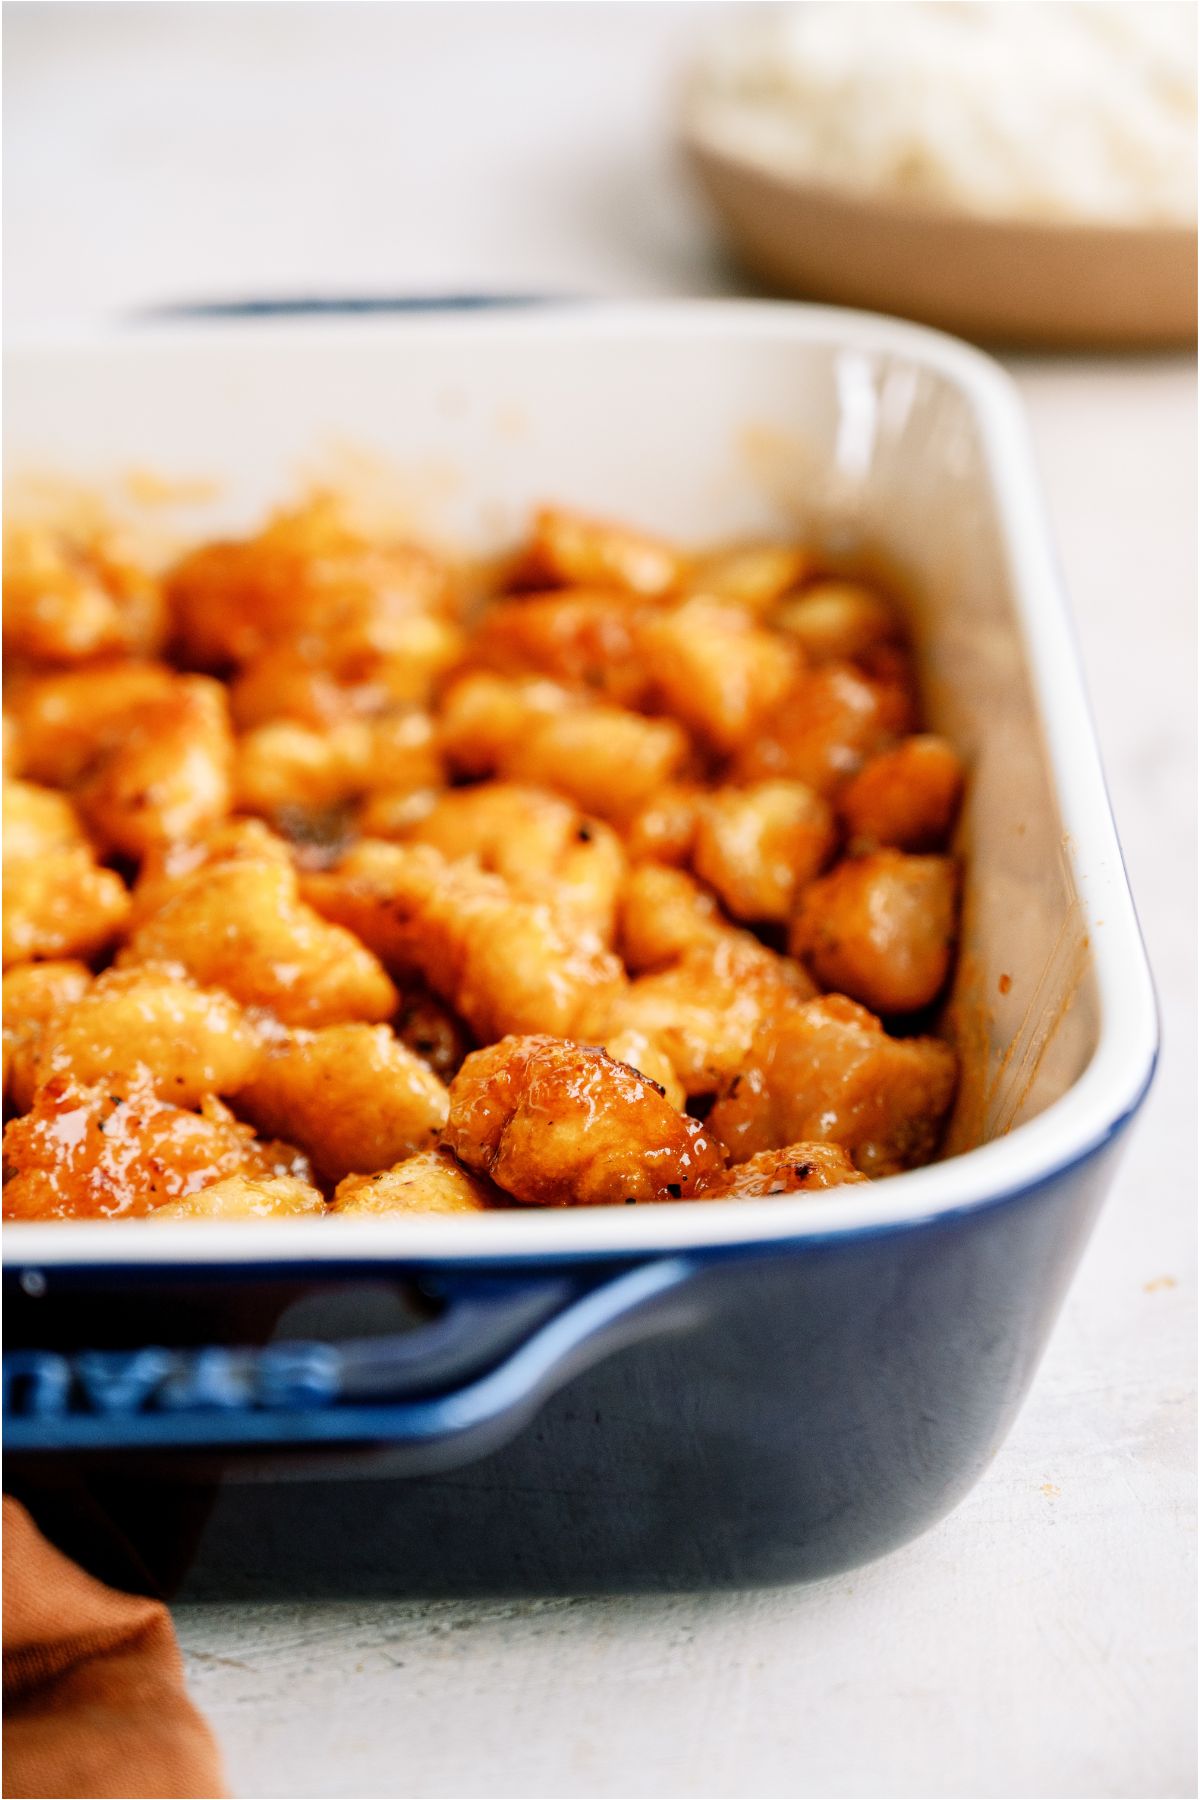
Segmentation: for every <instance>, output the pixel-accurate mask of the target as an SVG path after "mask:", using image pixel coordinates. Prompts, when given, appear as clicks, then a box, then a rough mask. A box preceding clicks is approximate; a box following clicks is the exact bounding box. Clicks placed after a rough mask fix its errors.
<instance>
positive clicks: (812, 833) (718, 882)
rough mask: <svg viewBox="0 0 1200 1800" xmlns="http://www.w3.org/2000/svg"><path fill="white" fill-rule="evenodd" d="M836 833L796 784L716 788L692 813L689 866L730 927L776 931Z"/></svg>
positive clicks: (819, 805)
mask: <svg viewBox="0 0 1200 1800" xmlns="http://www.w3.org/2000/svg"><path fill="white" fill-rule="evenodd" d="M836 841H837V832H836V828H835V826H834V822H833V814H832V813H831V811H830V809H829V807H828V805H827V804H826V802H825V801H824V800H822V799H821V797H820V795H819V794H815V793H814V792H813V790H812V789H811V788H810V787H806V786H805V785H804V783H803V782H802V781H760V782H757V783H755V785H754V786H752V787H744V788H734V787H722V788H717V790H716V791H715V792H714V793H712V794H709V795H708V796H707V798H706V799H705V800H704V802H703V804H702V805H701V806H700V808H699V818H698V823H697V826H696V843H695V849H694V850H693V852H692V863H693V866H694V867H695V870H696V873H697V875H699V876H700V877H701V879H702V880H704V881H707V883H708V885H709V886H710V887H711V888H714V889H715V890H716V892H717V893H718V894H719V896H720V898H721V900H722V901H723V902H724V905H725V907H726V908H727V910H728V911H729V912H731V913H732V914H733V916H734V918H735V919H749V920H760V921H763V922H766V923H771V922H773V923H776V924H781V923H783V921H785V920H786V919H789V918H790V917H791V915H792V909H793V907H794V905H795V902H796V896H797V895H798V894H799V893H800V892H801V890H802V889H803V888H804V887H805V886H806V885H807V884H808V883H809V882H810V881H811V880H812V879H813V877H814V876H815V875H819V874H820V872H821V870H822V869H823V868H824V866H825V864H826V863H827V862H828V860H829V858H830V856H831V854H832V852H833V848H834V845H835V843H836Z"/></svg>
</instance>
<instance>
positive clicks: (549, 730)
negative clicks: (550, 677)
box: [441, 675, 689, 824]
mask: <svg viewBox="0 0 1200 1800" xmlns="http://www.w3.org/2000/svg"><path fill="white" fill-rule="evenodd" d="M441 727H442V746H443V749H444V750H445V753H446V758H447V761H448V762H449V763H450V765H451V767H452V768H454V769H455V770H457V772H458V773H459V774H462V775H467V776H478V775H500V776H503V777H504V778H506V779H507V780H509V781H518V782H525V783H528V784H530V785H532V786H534V787H544V788H550V789H552V790H553V791H554V792H555V793H559V794H565V795H566V796H567V797H568V798H569V799H571V800H574V802H575V804H576V805H577V806H579V807H581V808H582V810H583V811H584V812H586V813H590V814H594V815H595V816H596V817H597V818H601V819H607V820H609V821H611V822H614V823H618V824H619V823H620V822H622V821H624V820H628V819H630V818H632V817H633V815H634V814H635V813H637V812H638V810H639V809H640V808H641V807H644V806H645V805H646V803H647V801H648V800H649V799H650V797H651V796H652V795H653V794H655V793H657V792H658V790H659V789H660V788H661V787H663V786H664V785H665V784H666V783H668V782H669V781H671V780H672V778H673V777H674V776H675V775H677V774H678V773H679V772H680V771H681V770H682V768H683V767H684V765H685V763H686V762H687V759H688V754H689V752H688V742H687V738H686V737H685V735H684V733H683V732H682V731H681V730H680V728H679V726H678V725H676V724H675V723H674V721H673V720H670V719H644V718H642V717H640V715H638V714H637V713H631V712H626V711H625V710H624V709H623V708H621V707H617V706H604V705H593V704H589V703H588V702H586V701H585V700H583V699H582V698H580V696H578V695H576V694H572V693H570V692H568V690H567V689H565V688H561V687H558V686H556V685H555V684H554V683H553V682H548V681H540V680H529V679H521V678H517V679H511V680H510V679H507V678H505V677H503V676H499V675H469V676H466V677H464V679H463V680H462V681H460V682H457V683H456V684H455V686H454V688H453V689H452V690H451V692H450V693H449V694H448V695H447V697H446V700H445V704H444V706H443V709H442V715H441Z"/></svg>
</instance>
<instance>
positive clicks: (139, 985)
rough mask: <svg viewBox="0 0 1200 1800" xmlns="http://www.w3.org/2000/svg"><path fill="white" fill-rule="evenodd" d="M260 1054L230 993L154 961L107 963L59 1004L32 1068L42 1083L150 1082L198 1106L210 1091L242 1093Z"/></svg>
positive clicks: (122, 1088) (125, 1087) (116, 1089)
mask: <svg viewBox="0 0 1200 1800" xmlns="http://www.w3.org/2000/svg"><path fill="white" fill-rule="evenodd" d="M58 966H60V967H61V966H62V965H58ZM261 1056H262V1047H261V1045H260V1042H259V1039H258V1036H257V1034H256V1032H255V1031H254V1030H253V1028H252V1026H251V1025H250V1024H249V1023H248V1021H247V1020H246V1018H245V1016H244V1014H243V1013H242V1010H241V1008H240V1007H239V1006H238V1005H237V1003H236V1001H234V1000H231V999H230V998H229V995H228V994H223V993H220V992H219V991H214V990H211V989H210V990H204V989H201V988H198V987H196V986H195V985H194V984H193V983H192V982H191V981H188V980H187V979H185V978H184V977H182V976H180V975H179V974H178V973H176V972H175V971H174V970H173V969H171V968H160V967H158V966H156V965H155V964H153V963H149V964H146V965H144V966H143V967H141V968H133V969H108V970H106V972H105V973H104V974H103V975H101V976H99V977H98V979H97V980H96V981H95V982H93V983H92V984H91V986H90V987H89V988H88V989H87V991H86V992H85V993H83V994H81V995H79V996H78V997H77V998H76V999H75V1001H74V1003H73V1004H69V1005H64V1006H62V1007H60V1008H59V1009H58V1010H57V1011H56V1012H55V1013H54V1015H53V1016H52V1017H51V1018H50V1019H48V1020H47V1022H46V1024H45V1026H44V1028H43V1030H42V1033H41V1039H40V1043H39V1046H38V1051H37V1056H36V1061H35V1063H34V1067H33V1071H32V1073H33V1077H34V1081H35V1085H38V1086H40V1085H41V1084H42V1083H43V1082H45V1081H49V1080H50V1079H51V1078H52V1077H54V1076H58V1075H64V1076H69V1077H70V1079H71V1080H72V1081H74V1082H77V1083H78V1084H80V1085H81V1086H85V1087H86V1086H90V1085H96V1086H103V1087H105V1088H107V1089H108V1090H110V1091H111V1092H112V1093H114V1094H127V1093H130V1092H132V1090H133V1089H134V1088H140V1089H147V1088H148V1089H149V1090H150V1091H151V1092H152V1093H154V1094H156V1095H157V1096H158V1097H159V1099H161V1100H169V1101H171V1102H172V1103H173V1104H174V1105H176V1106H198V1105H199V1104H200V1102H201V1101H202V1100H203V1098H204V1096H205V1095H206V1094H233V1093H236V1092H237V1090H238V1089H239V1088H240V1087H243V1086H244V1085H245V1083H246V1082H247V1081H248V1080H249V1079H250V1077H251V1076H252V1075H253V1073H254V1070H255V1068H256V1067H257V1065H258V1063H259V1060H260V1058H261Z"/></svg>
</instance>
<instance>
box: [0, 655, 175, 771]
mask: <svg viewBox="0 0 1200 1800" xmlns="http://www.w3.org/2000/svg"><path fill="white" fill-rule="evenodd" d="M178 682H179V677H178V675H176V673H175V671H174V669H169V668H168V667H167V665H166V664H165V663H155V662H104V663H97V664H95V665H94V666H90V667H87V668H83V669H71V670H67V671H64V672H62V673H60V674H55V675H45V676H38V677H31V678H29V679H26V680H21V681H18V682H17V683H16V685H15V687H14V690H13V693H12V696H11V705H12V707H13V713H14V717H15V719H16V721H17V726H18V730H19V732H20V740H21V767H22V769H23V770H24V772H25V774H26V775H27V776H28V777H29V779H30V780H31V781H44V782H45V783H46V784H47V785H48V786H50V787H65V788H70V787H74V786H75V784H76V782H77V781H79V780H80V778H81V777H82V775H83V774H84V772H85V770H86V769H87V768H88V766H89V764H91V763H93V762H94V761H95V759H96V757H97V756H98V755H99V754H100V753H101V752H102V751H103V750H104V749H105V748H106V747H107V746H108V745H109V743H111V742H112V741H113V740H114V739H117V740H119V739H120V738H121V736H122V735H123V733H124V731H125V728H126V726H127V724H128V722H129V721H130V719H132V718H135V717H136V716H137V714H138V713H139V712H140V711H141V710H142V709H143V707H147V706H154V705H156V704H157V703H158V702H161V701H169V700H170V698H171V696H172V695H173V694H174V692H175V690H176V687H177V685H178Z"/></svg>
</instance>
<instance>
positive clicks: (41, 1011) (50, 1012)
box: [4, 962, 92, 1112]
mask: <svg viewBox="0 0 1200 1800" xmlns="http://www.w3.org/2000/svg"><path fill="white" fill-rule="evenodd" d="M91 982H92V972H91V970H90V969H89V968H88V967H87V965H86V964H85V963H81V962H43V963H25V964H24V965H23V966H22V967H21V968H17V969H10V970H9V971H8V973H7V974H6V975H5V977H4V1096H5V1099H8V1098H10V1097H11V1099H12V1102H13V1105H14V1106H15V1107H16V1109H17V1111H18V1112H24V1111H25V1110H26V1109H27V1107H28V1106H29V1104H30V1102H31V1101H32V1099H33V1092H34V1089H35V1088H36V1086H37V1063H38V1057H39V1055H40V1054H41V1047H42V1040H43V1037H44V1035H45V1032H46V1028H47V1026H48V1025H49V1024H50V1023H51V1021H52V1020H54V1019H56V1018H57V1017H58V1015H59V1014H60V1013H61V1012H63V1011H65V1010H66V1009H67V1008H68V1007H70V1006H73V1005H74V1004H75V1002H76V1001H77V1000H80V999H82V997H83V995H84V994H86V993H87V991H88V988H89V987H90V986H91Z"/></svg>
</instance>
